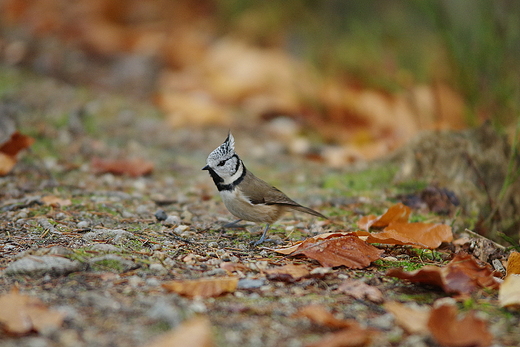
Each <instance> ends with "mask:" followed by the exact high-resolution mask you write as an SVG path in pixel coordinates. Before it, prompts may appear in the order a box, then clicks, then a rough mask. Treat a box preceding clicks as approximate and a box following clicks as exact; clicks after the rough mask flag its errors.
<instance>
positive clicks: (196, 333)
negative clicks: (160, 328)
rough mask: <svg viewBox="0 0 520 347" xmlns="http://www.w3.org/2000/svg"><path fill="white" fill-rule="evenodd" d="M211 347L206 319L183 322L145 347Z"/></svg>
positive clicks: (196, 318)
mask: <svg viewBox="0 0 520 347" xmlns="http://www.w3.org/2000/svg"><path fill="white" fill-rule="evenodd" d="M171 346H190V347H211V346H214V343H213V337H212V335H211V323H210V322H209V319H208V318H207V317H195V318H192V319H190V320H188V321H185V322H183V323H182V324H181V325H179V326H178V327H177V328H175V329H174V330H172V331H168V332H166V333H164V334H161V335H159V337H157V338H156V339H155V340H154V341H152V342H151V343H149V344H147V345H146V347H171Z"/></svg>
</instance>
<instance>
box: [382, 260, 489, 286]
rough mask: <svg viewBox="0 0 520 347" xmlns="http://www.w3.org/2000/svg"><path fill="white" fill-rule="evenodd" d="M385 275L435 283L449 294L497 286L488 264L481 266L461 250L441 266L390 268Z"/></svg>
mask: <svg viewBox="0 0 520 347" xmlns="http://www.w3.org/2000/svg"><path fill="white" fill-rule="evenodd" d="M386 275H387V276H391V277H397V278H401V279H405V280H409V281H411V282H418V283H427V284H432V285H436V286H439V287H441V288H442V289H443V290H444V291H445V292H446V293H450V294H469V293H472V292H474V291H475V290H477V289H479V288H490V289H498V287H499V283H498V282H497V281H496V280H495V278H494V277H493V271H492V270H491V269H490V267H489V265H487V264H486V265H484V266H481V265H479V264H478V262H477V260H476V259H475V258H474V257H473V256H471V255H469V254H466V253H462V252H461V253H458V254H456V255H455V257H454V258H453V260H452V261H450V262H449V263H448V264H447V265H446V266H443V267H437V266H433V265H427V266H424V267H422V268H421V269H419V270H415V271H411V272H406V271H403V270H401V269H390V270H388V271H387V273H386Z"/></svg>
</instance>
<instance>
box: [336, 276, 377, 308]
mask: <svg viewBox="0 0 520 347" xmlns="http://www.w3.org/2000/svg"><path fill="white" fill-rule="evenodd" d="M338 291H340V292H342V293H345V294H347V295H350V296H352V297H354V298H356V299H359V300H363V299H365V298H367V299H368V300H370V301H372V302H375V303H381V302H383V293H381V291H380V290H379V289H377V288H376V287H373V286H369V285H368V284H366V283H365V282H363V281H361V280H353V279H346V280H344V281H343V283H341V284H340V285H339V287H338Z"/></svg>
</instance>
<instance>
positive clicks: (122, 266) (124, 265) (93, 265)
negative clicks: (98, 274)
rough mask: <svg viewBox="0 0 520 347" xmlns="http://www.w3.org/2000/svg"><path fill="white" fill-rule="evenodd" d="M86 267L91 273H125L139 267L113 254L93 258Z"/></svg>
mask: <svg viewBox="0 0 520 347" xmlns="http://www.w3.org/2000/svg"><path fill="white" fill-rule="evenodd" d="M88 265H89V269H90V270H92V271H102V272H107V271H111V272H116V273H123V272H127V271H130V270H133V269H136V268H138V267H139V266H138V265H137V264H135V263H134V262H133V261H131V260H128V259H125V258H123V257H120V256H118V255H115V254H107V255H102V256H99V257H94V258H92V259H90V260H89V261H88Z"/></svg>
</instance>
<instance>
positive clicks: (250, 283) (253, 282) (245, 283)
mask: <svg viewBox="0 0 520 347" xmlns="http://www.w3.org/2000/svg"><path fill="white" fill-rule="evenodd" d="M264 283H265V280H263V279H252V278H242V279H240V280H239V281H238V287H237V288H238V289H256V288H260V287H262V286H263V285H264Z"/></svg>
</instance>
